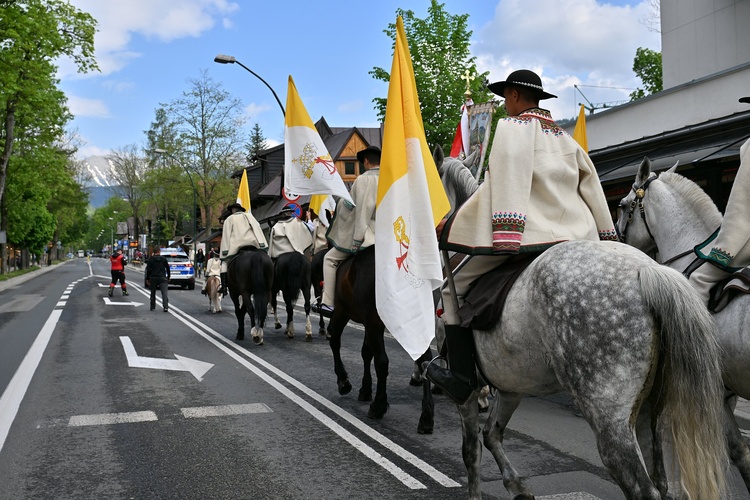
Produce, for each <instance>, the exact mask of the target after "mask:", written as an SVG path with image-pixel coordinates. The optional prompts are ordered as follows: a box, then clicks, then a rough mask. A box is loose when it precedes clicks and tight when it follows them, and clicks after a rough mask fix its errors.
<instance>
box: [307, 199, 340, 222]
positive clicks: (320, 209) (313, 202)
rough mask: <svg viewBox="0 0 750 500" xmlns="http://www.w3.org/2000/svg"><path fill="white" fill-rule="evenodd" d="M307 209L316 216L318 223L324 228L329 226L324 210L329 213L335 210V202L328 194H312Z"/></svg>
mask: <svg viewBox="0 0 750 500" xmlns="http://www.w3.org/2000/svg"><path fill="white" fill-rule="evenodd" d="M309 207H310V210H312V211H313V212H315V213H316V214H317V216H318V219H320V222H321V223H322V224H323V225H324V226H325V227H328V226H329V225H330V222H329V221H328V216H327V215H326V210H328V211H329V212H331V213H333V212H334V211H335V210H336V202H335V201H334V199H333V196H331V195H330V194H314V195H312V197H311V198H310V204H309Z"/></svg>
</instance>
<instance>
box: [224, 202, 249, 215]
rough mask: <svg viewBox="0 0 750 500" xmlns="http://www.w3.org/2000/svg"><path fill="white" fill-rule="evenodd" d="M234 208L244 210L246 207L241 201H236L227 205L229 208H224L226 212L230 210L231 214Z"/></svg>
mask: <svg viewBox="0 0 750 500" xmlns="http://www.w3.org/2000/svg"><path fill="white" fill-rule="evenodd" d="M233 208H237V209H239V210H241V211H243V212H244V211H245V208H244V207H243V206H242V205H240V204H239V203H237V202H234V203H232V204H231V205H227V208H226V209H224V211H225V212H230V214H231V212H232V209H233Z"/></svg>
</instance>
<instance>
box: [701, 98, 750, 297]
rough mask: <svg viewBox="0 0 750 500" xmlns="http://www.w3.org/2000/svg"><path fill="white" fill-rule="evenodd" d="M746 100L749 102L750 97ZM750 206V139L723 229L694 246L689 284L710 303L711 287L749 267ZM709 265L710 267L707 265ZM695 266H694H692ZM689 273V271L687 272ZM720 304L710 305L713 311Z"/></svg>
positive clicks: (742, 157)
mask: <svg viewBox="0 0 750 500" xmlns="http://www.w3.org/2000/svg"><path fill="white" fill-rule="evenodd" d="M743 99H747V101H742V99H740V102H750V98H743ZM748 206H750V140H748V141H746V142H745V143H744V144H743V145H742V147H741V148H740V168H739V170H737V175H736V177H735V178H734V183H733V184H732V191H731V192H730V193H729V200H727V208H726V210H724V219H723V221H722V223H721V227H720V228H719V229H718V230H717V231H716V232H715V233H714V234H712V235H711V237H709V238H708V239H707V240H706V241H704V242H703V243H701V244H700V245H698V246H696V247H695V253H696V254H697V255H698V259H699V260H698V262H696V264H697V265H699V266H700V267H698V268H697V269H695V270H694V271H693V272H692V274H690V278H689V280H690V283H691V284H692V285H693V287H695V289H696V290H698V293H699V294H700V295H701V298H703V301H704V302H705V303H707V304H708V303H709V298H710V292H711V288H713V286H714V285H716V283H718V282H719V281H722V280H723V279H725V278H728V277H729V276H730V275H731V273H733V272H735V271H739V270H740V269H742V268H744V267H746V266H748V265H750V225H748V222H747V219H748V217H747V210H748V208H747V207H748ZM706 263H709V264H711V265H705V264H706ZM691 267H692V266H691ZM688 272H689V271H688ZM717 305H718V304H714V303H713V301H712V303H711V304H710V306H711V307H712V308H713V310H714V311H716V310H718V309H716V306H717Z"/></svg>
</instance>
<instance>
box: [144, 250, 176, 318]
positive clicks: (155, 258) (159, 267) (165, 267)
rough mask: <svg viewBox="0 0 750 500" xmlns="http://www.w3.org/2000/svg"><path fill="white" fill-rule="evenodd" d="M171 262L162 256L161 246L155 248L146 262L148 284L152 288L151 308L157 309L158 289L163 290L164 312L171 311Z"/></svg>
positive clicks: (162, 302) (162, 303)
mask: <svg viewBox="0 0 750 500" xmlns="http://www.w3.org/2000/svg"><path fill="white" fill-rule="evenodd" d="M170 277H171V275H170V272H169V262H167V259H165V258H164V257H162V256H161V250H160V249H159V247H156V248H154V253H153V255H151V258H149V259H148V262H147V263H146V285H147V286H148V287H149V289H150V290H151V310H152V311H153V310H154V309H156V289H157V288H158V289H159V290H161V305H162V306H164V312H167V311H169V298H168V297H167V289H168V288H169V278H170Z"/></svg>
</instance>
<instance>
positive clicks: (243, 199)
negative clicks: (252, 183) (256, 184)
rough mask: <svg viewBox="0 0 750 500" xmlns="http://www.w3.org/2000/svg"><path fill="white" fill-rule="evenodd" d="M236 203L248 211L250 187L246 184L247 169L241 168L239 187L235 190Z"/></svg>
mask: <svg viewBox="0 0 750 500" xmlns="http://www.w3.org/2000/svg"><path fill="white" fill-rule="evenodd" d="M237 203H239V204H240V205H242V208H244V209H245V212H248V213H250V187H249V186H248V185H247V170H244V169H243V170H242V179H240V188H239V189H238V190H237Z"/></svg>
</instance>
